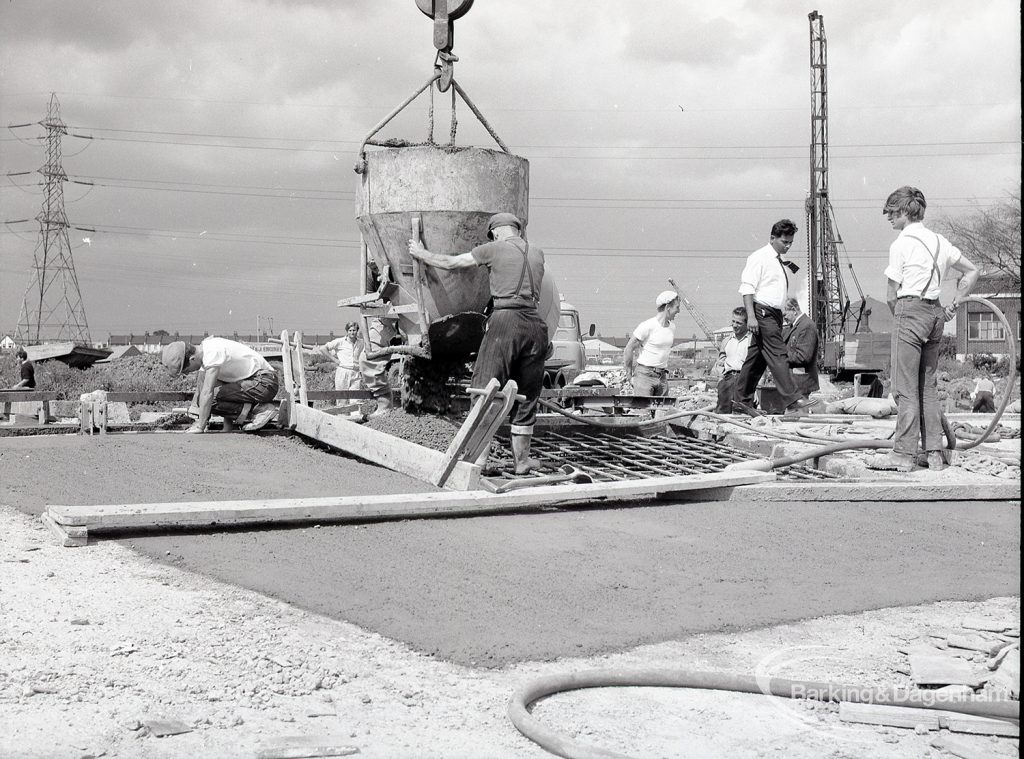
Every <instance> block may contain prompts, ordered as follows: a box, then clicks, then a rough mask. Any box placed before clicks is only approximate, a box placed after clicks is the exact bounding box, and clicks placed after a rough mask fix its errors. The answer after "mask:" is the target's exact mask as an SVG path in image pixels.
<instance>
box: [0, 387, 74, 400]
mask: <svg viewBox="0 0 1024 759" xmlns="http://www.w3.org/2000/svg"><path fill="white" fill-rule="evenodd" d="M59 400H60V393H58V392H56V391H50V390H0V401H3V402H4V403H14V402H15V401H18V402H22V403H25V402H29V403H31V402H32V401H59Z"/></svg>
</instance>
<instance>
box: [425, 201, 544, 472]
mask: <svg viewBox="0 0 1024 759" xmlns="http://www.w3.org/2000/svg"><path fill="white" fill-rule="evenodd" d="M487 236H488V237H489V238H490V240H491V241H490V242H486V243H484V244H482V245H477V246H476V247H475V248H473V249H472V250H470V251H468V252H466V253H460V254H459V255H455V256H446V255H442V254H439V253H431V252H430V251H429V250H427V249H426V248H424V247H423V244H422V243H421V242H420V241H419V240H409V255H411V256H412V257H413V258H418V259H419V260H421V261H423V263H425V264H429V265H430V266H436V267H437V268H439V269H469V268H472V267H474V266H486V267H487V270H488V272H489V274H490V278H489V279H490V287H491V300H492V302H493V304H494V310H493V311H492V312H491V315H490V316H489V317H488V319H487V331H486V332H485V333H484V339H483V342H481V343H480V350H479V351H478V352H477V358H476V364H475V365H474V367H473V380H472V386H473V387H475V388H482V387H485V386H486V385H487V383H488V382H489V381H490V380H491V379H492V378H497V380H498V382H500V383H501V384H502V385H504V384H505V382H506V381H507V380H510V379H512V380H515V382H516V385H517V386H518V391H519V393H521V394H522V395H525V396H526V401H525V402H523V403H516V405H515V407H514V408H513V410H512V428H511V433H512V456H513V458H514V459H515V472H516V474H526V473H528V472H529V471H531V470H532V469H536V468H537V467H539V466H540V462H538V461H537V460H536V459H531V458H530V443H531V441H532V440H533V425H534V421H535V420H536V418H537V401H538V399H539V398H540V391H541V389H542V388H543V386H544V360H545V358H546V357H547V353H548V327H547V324H546V323H545V322H544V319H543V318H541V316H540V313H539V311H538V310H537V304H538V303H539V302H540V290H541V282H542V281H543V279H544V251H543V250H541V249H540V248H539V247H537V246H536V245H531V244H530V243H528V242H526V241H525V240H524V239H523V224H522V222H521V221H520V220H519V218H518V217H517V216H515V214H511V213H497V214H494V215H493V216H492V217H491V218H490V220H489V221H488V222H487ZM481 463H482V462H481Z"/></svg>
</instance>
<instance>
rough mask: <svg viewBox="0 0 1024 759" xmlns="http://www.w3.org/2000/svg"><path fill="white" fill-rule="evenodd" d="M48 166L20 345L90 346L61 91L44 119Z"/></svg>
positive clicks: (52, 99) (20, 322)
mask: <svg viewBox="0 0 1024 759" xmlns="http://www.w3.org/2000/svg"><path fill="white" fill-rule="evenodd" d="M41 125H42V126H43V127H45V129H46V164H45V165H44V166H43V167H42V168H41V169H39V173H40V174H42V175H43V179H44V182H45V184H44V187H45V191H44V194H43V208H42V210H41V211H40V212H39V214H38V215H37V216H36V220H37V221H38V222H39V241H38V242H37V243H36V248H35V251H34V252H33V262H32V278H31V280H30V282H29V286H28V289H27V290H25V300H24V302H23V303H22V306H21V315H20V317H19V318H18V334H17V340H18V342H19V343H22V344H27V345H38V344H39V343H53V342H66V341H71V342H74V343H78V344H80V345H89V344H90V340H89V325H88V324H87V323H86V320H85V307H84V306H83V305H82V293H81V291H80V290H79V288H78V276H77V275H76V274H75V263H74V261H73V260H72V258H71V241H70V239H69V238H68V219H67V216H66V214H65V213H64V183H65V182H66V181H68V177H67V174H65V173H64V167H63V166H62V165H61V147H60V140H61V137H62V136H63V135H65V134H67V133H68V130H67V126H66V125H65V124H64V122H63V121H61V118H60V103H58V102H57V95H56V94H55V93H51V94H50V106H49V108H48V109H47V112H46V120H45V121H43V122H41Z"/></svg>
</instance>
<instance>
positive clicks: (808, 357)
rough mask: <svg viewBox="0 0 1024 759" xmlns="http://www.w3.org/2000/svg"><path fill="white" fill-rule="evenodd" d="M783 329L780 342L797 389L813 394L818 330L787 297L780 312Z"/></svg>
mask: <svg viewBox="0 0 1024 759" xmlns="http://www.w3.org/2000/svg"><path fill="white" fill-rule="evenodd" d="M782 319H783V321H784V322H785V325H786V326H785V328H784V329H783V330H782V339H783V340H785V342H786V355H787V357H788V360H789V368H790V370H791V371H792V372H793V379H794V380H795V381H796V387H797V390H799V391H800V392H801V393H803V394H804V396H808V395H810V394H811V393H813V392H815V391H816V390H817V389H818V388H819V387H821V383H819V382H818V330H816V329H815V328H814V322H812V321H811V317H809V316H808V315H807V314H805V313H804V312H803V311H802V310H801V308H800V303H799V302H798V301H797V299H796V298H787V299H786V307H785V309H784V310H783V312H782Z"/></svg>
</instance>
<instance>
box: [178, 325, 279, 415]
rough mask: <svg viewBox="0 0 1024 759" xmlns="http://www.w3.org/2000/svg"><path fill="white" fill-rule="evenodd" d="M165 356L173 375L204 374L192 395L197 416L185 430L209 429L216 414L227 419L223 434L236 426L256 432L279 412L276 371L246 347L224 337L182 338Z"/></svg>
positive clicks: (197, 382)
mask: <svg viewBox="0 0 1024 759" xmlns="http://www.w3.org/2000/svg"><path fill="white" fill-rule="evenodd" d="M160 360H161V362H162V363H163V365H164V366H165V367H167V369H169V370H170V371H171V372H172V373H173V374H191V373H192V372H196V371H198V372H199V375H198V377H197V380H196V392H195V395H194V396H193V399H192V404H193V407H194V409H195V414H196V417H197V418H196V421H195V423H194V424H193V425H192V426H191V427H189V428H188V429H187V430H185V431H186V432H189V433H193V434H195V433H201V432H206V425H207V424H208V423H209V421H210V415H211V414H212V413H213V412H216V413H217V414H218V415H220V416H222V417H223V418H224V428H223V429H224V432H233V431H234V429H235V425H236V424H240V425H243V427H242V429H243V430H244V431H245V432H255V431H256V430H260V429H263V427H265V426H266V425H267V423H268V422H270V420H271V419H273V418H274V416H275V415H276V414H277V405H276V404H274V403H272V401H273V400H274V396H276V395H277V387H278V383H277V372H275V371H274V369H273V367H271V366H270V364H268V363H267V360H266V359H265V358H263V356H261V355H260V354H259V353H257V352H256V351H254V350H253V349H252V348H250V347H249V346H247V345H243V344H242V343H238V342H235V341H234V340H226V339H224V338H223V337H208V338H206V339H205V340H203V341H202V342H201V343H199V345H192V344H191V343H186V342H182V341H181V340H178V341H176V342H173V343H170V344H169V345H166V346H165V347H164V349H163V352H162V353H161V356H160Z"/></svg>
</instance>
